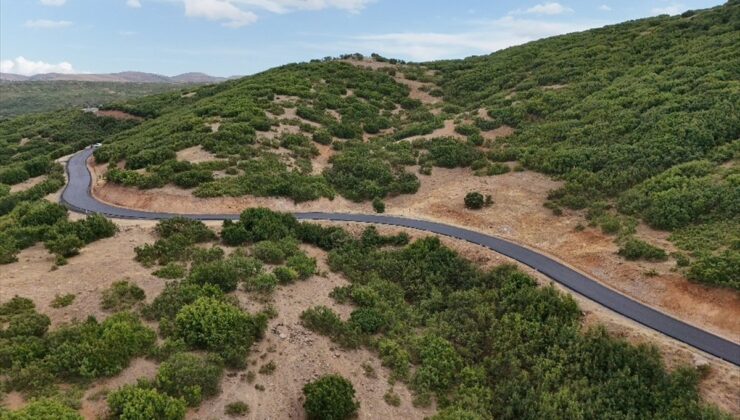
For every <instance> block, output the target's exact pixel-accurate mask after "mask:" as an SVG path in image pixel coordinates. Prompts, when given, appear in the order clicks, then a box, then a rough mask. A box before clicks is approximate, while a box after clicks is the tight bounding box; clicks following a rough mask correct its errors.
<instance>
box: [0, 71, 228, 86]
mask: <svg viewBox="0 0 740 420" xmlns="http://www.w3.org/2000/svg"><path fill="white" fill-rule="evenodd" d="M231 78H233V76H232V77H217V76H211V75H209V74H206V73H201V72H187V73H182V74H178V75H175V76H165V75H161V74H156V73H146V72H139V71H122V72H117V73H91V74H85V73H75V74H62V73H40V74H35V75H33V76H24V75H20V74H15V73H0V81H3V82H53V81H80V82H117V83H171V84H189V83H199V84H201V83H220V82H223V81H226V80H229V79H231Z"/></svg>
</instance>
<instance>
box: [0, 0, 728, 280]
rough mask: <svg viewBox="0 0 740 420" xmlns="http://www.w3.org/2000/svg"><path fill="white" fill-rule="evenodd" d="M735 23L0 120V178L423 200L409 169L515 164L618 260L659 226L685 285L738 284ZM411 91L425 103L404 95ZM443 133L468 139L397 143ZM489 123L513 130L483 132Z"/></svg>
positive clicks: (285, 74)
mask: <svg viewBox="0 0 740 420" xmlns="http://www.w3.org/2000/svg"><path fill="white" fill-rule="evenodd" d="M738 22H740V5H739V4H738V3H737V2H729V3H727V4H726V5H724V6H720V7H716V8H713V9H708V10H702V11H695V12H686V13H684V14H683V15H681V16H676V17H667V16H660V17H656V18H650V19H643V20H638V21H633V22H626V23H623V24H619V25H613V26H608V27H604V28H600V29H595V30H591V31H586V32H582V33H576V34H570V35H565V36H559V37H554V38H549V39H544V40H541V41H536V42H532V43H529V44H526V45H522V46H517V47H512V48H509V49H507V50H504V51H500V52H496V53H493V54H491V55H488V56H483V57H471V58H468V59H464V60H451V61H442V62H433V63H426V64H403V63H398V62H396V61H394V60H390V61H389V60H386V59H383V58H382V57H375V63H374V67H376V69H375V70H373V69H368V68H365V67H359V66H357V65H354V64H357V62H355V63H354V64H350V63H348V62H346V60H324V61H315V62H311V63H303V64H290V65H286V66H283V67H279V68H275V69H272V70H269V71H266V72H264V73H260V74H257V75H254V76H250V77H245V78H242V79H239V80H233V81H228V82H225V83H222V84H219V85H215V86H207V87H201V88H194V89H192V90H191V91H178V92H170V93H164V94H160V95H155V96H147V97H144V98H139V99H133V100H130V101H125V102H116V103H113V104H109V105H108V106H107V107H108V108H111V109H117V110H121V111H124V112H128V113H130V114H133V115H135V116H139V117H142V118H143V119H144V120H143V121H142V122H130V121H128V122H127V121H123V122H118V121H112V120H110V119H108V118H103V119H100V118H95V117H91V116H85V115H81V114H78V113H75V112H57V113H55V114H50V115H48V116H29V117H21V118H19V119H15V120H10V121H6V122H3V123H0V165H3V167H4V168H5V169H3V170H2V172H0V182H5V183H8V184H12V183H15V182H20V181H22V180H24V179H25V178H27V177H28V172H29V171H28V170H27V169H28V168H26V169H24V168H23V166H24V165H27V164H26V163H24V161H25V160H26V159H30V158H31V157H38V156H41V155H44V154H48V155H49V156H51V157H54V156H59V155H61V154H64V153H69V152H71V151H73V150H76V149H79V148H80V147H81V146H82V145H84V144H89V143H92V142H97V141H99V140H101V139H104V146H103V147H102V148H100V149H99V150H97V151H96V153H95V156H96V159H97V160H98V161H100V162H111V163H117V162H122V161H125V162H126V165H125V168H124V169H117V168H112V169H111V171H110V172H109V174H108V180H109V181H111V182H115V183H120V184H124V185H129V186H136V187H139V188H153V187H159V186H163V185H165V184H167V183H174V184H175V185H178V186H181V187H184V188H191V187H195V190H194V194H195V195H196V196H200V197H214V196H224V195H226V196H241V195H247V194H252V195H258V196H284V197H289V198H292V199H293V200H295V201H307V200H315V199H318V198H320V197H329V198H332V197H334V196H336V195H342V196H345V197H347V198H349V199H351V200H355V201H364V200H372V199H382V198H383V197H386V196H387V195H395V194H413V193H415V192H416V191H417V189H418V186H419V181H418V176H417V175H416V174H414V173H411V171H410V170H409V169H408V167H409V166H410V165H416V164H418V165H420V166H421V170H420V172H421V173H422V174H429V173H431V171H432V167H434V166H441V167H472V168H473V169H474V170H475V174H476V175H481V176H487V175H493V174H497V173H501V172H504V171H507V170H508V167H506V166H504V165H502V164H501V163H500V162H502V161H514V160H516V161H518V162H520V164H521V165H523V166H524V167H526V168H530V169H534V170H537V171H540V172H544V173H546V174H550V175H552V176H554V177H557V178H560V179H563V180H565V181H566V183H565V186H564V187H563V188H561V189H558V190H555V191H552V192H551V194H550V197H549V198H550V200H551V202H549V203H548V204H547V205H548V207H550V208H553V209H554V210H555V211H559V208H560V207H561V206H566V207H569V208H574V209H586V210H587V211H586V214H587V217H588V218H589V219H590V220H591V222H592V223H594V224H596V225H601V226H602V227H603V229H604V230H605V231H608V232H613V233H616V234H617V241H619V242H620V244H622V245H623V246H626V244H627V243H630V244H631V245H634V244H635V243H636V242H634V241H632V242H630V238H631V235H632V233H633V231H634V225H635V220H637V219H642V220H644V221H646V222H647V223H648V224H650V225H651V226H653V227H655V228H658V229H666V230H670V231H672V232H673V236H672V238H673V240H674V241H675V243H676V244H677V245H678V246H679V247H681V248H682V249H684V250H685V251H686V252H687V253H689V255H690V258H689V259H687V258H686V256H685V255H678V256H676V259H677V260H678V261H679V262H680V263H681V264H682V265H686V264H690V268H688V269H687V275H688V276H689V277H690V278H692V279H694V280H696V281H702V282H706V283H711V284H719V285H725V286H729V287H733V288H740V285H738V283H737V282H738V279H739V278H740V273H738V267H740V264H738V262H740V221H739V218H740V175H739V174H738V169H737V158H738V152H739V151H740V141H738V139H739V138H740V112H738V109H737V108H738V104H740V44H738V43H737V42H736V41H737V39H738V38H739V35H740V27H739V26H738ZM345 58H353V57H345ZM355 58H356V57H355ZM364 64H368V62H365V63H364ZM414 84H417V85H418V84H421V86H422V87H421V89H420V90H418V91H417V92H412V88H414ZM409 86H411V88H410V87H409ZM414 89H418V86H417V87H416V88H414ZM412 93H415V94H416V96H415V97H417V98H418V97H419V95H420V94H424V95H426V96H425V97H426V98H427V99H428V98H432V99H435V98H440V97H442V98H443V99H444V100H443V101H437V100H425V101H421V100H419V99H412V98H411V97H410V96H411V94H412ZM422 96H423V95H422ZM422 99H424V98H423V97H422ZM481 108H482V109H483V110H484V113H483V114H482V115H481V114H479V110H480V109H481ZM449 119H454V120H455V121H456V128H455V130H456V131H457V132H458V133H460V134H463V135H465V136H466V137H467V141H459V140H455V139H452V138H444V137H443V138H433V139H430V140H415V141H412V142H407V141H401V140H405V139H409V138H412V139H413V137H414V136H417V135H421V134H429V133H431V132H432V131H434V130H435V129H437V128H441V127H442V126H443V122H444V121H445V120H449ZM108 120H110V121H108ZM216 125H217V126H218V130H217V131H216V130H213V129H212V127H215V126H216ZM501 126H509V127H512V128H513V129H514V134H513V135H511V136H508V137H504V138H498V139H496V140H494V141H490V140H485V139H484V138H483V136H482V135H481V133H482V132H486V131H489V130H492V129H496V128H498V127H501ZM22 139H26V140H23V141H21V140H22ZM363 139H364V140H366V141H362V140H363ZM316 144H332V147H333V148H334V149H335V150H336V152H337V154H336V155H335V156H334V157H333V159H332V161H331V165H330V166H329V167H327V168H325V169H324V170H323V172H322V173H316V172H314V171H313V166H312V159H314V158H315V157H316V156H317V155H318V153H319V152H318V149H317V147H316ZM194 145H201V146H202V147H203V148H204V149H205V150H207V151H209V152H211V153H213V154H214V155H215V156H216V157H217V158H218V160H216V161H212V162H204V163H199V164H191V163H188V162H177V161H175V159H174V158H175V152H176V151H178V150H181V149H184V148H187V147H190V146H194ZM37 159H38V158H37ZM142 168H145V169H146V171H144V172H143V173H142V172H141V171H137V170H138V169H142ZM216 171H219V172H220V176H219V177H218V178H217V179H216V178H215V177H214V173H215V172H216ZM24 172H25V173H24ZM432 176H433V175H432ZM4 200H6V202H8V201H9V200H10V201H12V198H11V195H8V197H6V198H5V199H4ZM13 206H14V205H10V204H6V205H5V207H4V208H6V209H8V210H5V213H7V212H9V211H10V210H12V208H13ZM706 238H711V240H706ZM633 248H634V247H633ZM638 248H639V247H638ZM625 254H626V255H636V256H637V257H639V256H640V252H639V250H638V252H637V254H634V253H633V252H630V251H625Z"/></svg>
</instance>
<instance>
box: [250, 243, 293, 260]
mask: <svg viewBox="0 0 740 420" xmlns="http://www.w3.org/2000/svg"><path fill="white" fill-rule="evenodd" d="M252 251H253V252H254V256H255V257H257V258H258V259H259V260H260V261H262V262H264V263H267V264H280V263H282V262H283V261H285V258H286V255H285V251H284V249H283V247H282V246H281V245H280V243H279V242H276V241H261V242H257V243H256V244H255V245H254V248H253V249H252Z"/></svg>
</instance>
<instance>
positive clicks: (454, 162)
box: [416, 137, 482, 168]
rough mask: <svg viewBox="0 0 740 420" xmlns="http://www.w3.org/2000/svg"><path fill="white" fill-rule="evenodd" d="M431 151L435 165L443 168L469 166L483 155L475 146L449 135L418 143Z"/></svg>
mask: <svg viewBox="0 0 740 420" xmlns="http://www.w3.org/2000/svg"><path fill="white" fill-rule="evenodd" d="M416 146H417V147H421V148H424V149H426V150H428V151H429V159H431V161H432V162H433V163H434V166H441V167H443V168H456V167H468V166H470V165H471V164H472V163H473V162H475V161H476V160H478V159H480V158H481V157H482V155H481V153H480V152H479V151H478V150H477V149H476V148H475V147H473V146H471V145H470V144H467V143H463V142H460V141H457V140H455V139H454V138H449V137H439V138H434V139H431V140H427V141H424V142H422V143H418V144H416Z"/></svg>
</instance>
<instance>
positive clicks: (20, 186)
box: [10, 175, 46, 193]
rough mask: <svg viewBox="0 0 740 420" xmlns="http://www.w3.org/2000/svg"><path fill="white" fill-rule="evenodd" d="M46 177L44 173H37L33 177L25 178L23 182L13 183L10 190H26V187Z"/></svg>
mask: <svg viewBox="0 0 740 420" xmlns="http://www.w3.org/2000/svg"><path fill="white" fill-rule="evenodd" d="M45 179H46V175H39V176H35V177H33V178H28V179H27V180H25V181H23V182H19V183H18V184H14V185H11V186H10V192H12V193H14V192H19V191H26V190H27V189H29V188H31V187H33V186H36V185H38V184H40V183H42V182H44V180H45Z"/></svg>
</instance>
